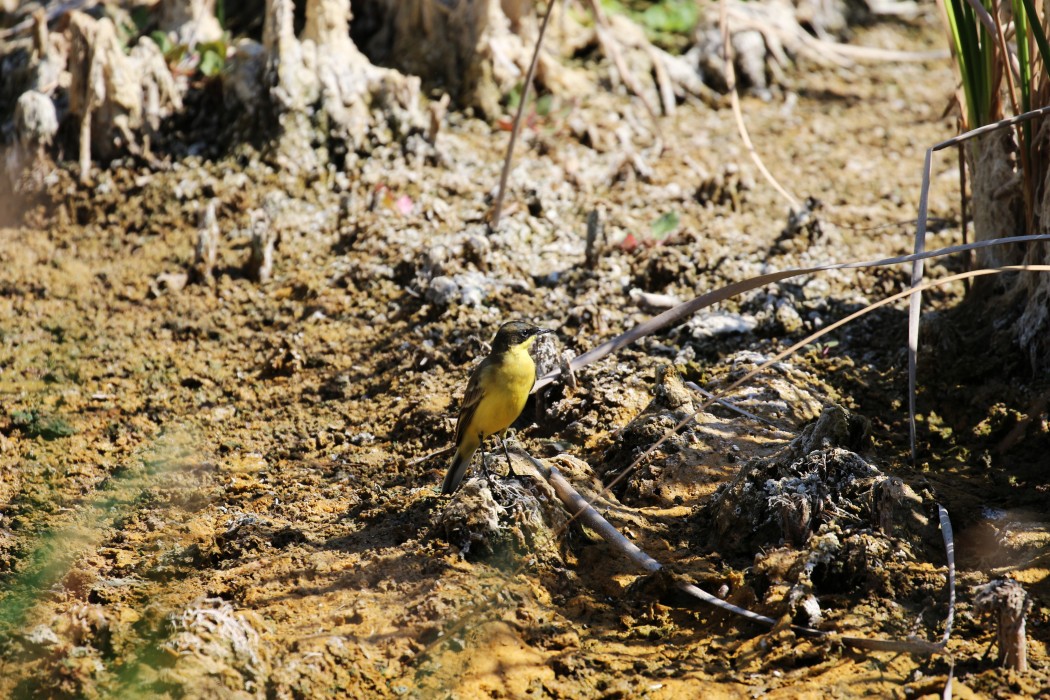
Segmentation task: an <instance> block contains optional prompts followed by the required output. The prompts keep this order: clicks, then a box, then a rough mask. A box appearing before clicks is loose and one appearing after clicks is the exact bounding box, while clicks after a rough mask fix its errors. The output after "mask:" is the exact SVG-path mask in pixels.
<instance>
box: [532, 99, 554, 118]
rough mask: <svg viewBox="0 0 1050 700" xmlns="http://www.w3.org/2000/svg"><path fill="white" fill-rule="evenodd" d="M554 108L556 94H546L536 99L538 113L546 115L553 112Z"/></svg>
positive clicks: (542, 115)
mask: <svg viewBox="0 0 1050 700" xmlns="http://www.w3.org/2000/svg"><path fill="white" fill-rule="evenodd" d="M553 108H554V96H553V95H551V94H549V93H548V94H546V95H543V96H542V97H540V98H539V99H538V100H536V114H538V115H539V116H541V117H546V116H547V115H548V114H550V113H551V109H553Z"/></svg>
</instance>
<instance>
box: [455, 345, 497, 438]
mask: <svg viewBox="0 0 1050 700" xmlns="http://www.w3.org/2000/svg"><path fill="white" fill-rule="evenodd" d="M488 364H489V362H488V358H485V360H484V361H482V363H481V364H480V365H478V366H477V367H476V368H475V369H474V372H473V373H471V375H470V381H468V382H467V391H466V393H464V394H463V405H462V406H460V408H459V420H457V421H456V445H457V446H458V445H459V444H460V443H462V442H463V434H464V432H466V430H467V426H469V425H470V422H471V421H472V420H474V412H475V411H476V410H478V404H480V403H481V399H482V397H483V396H484V395H485V390H484V389H482V388H481V375H482V374H483V373H484V371H485V368H486V367H487V366H488Z"/></svg>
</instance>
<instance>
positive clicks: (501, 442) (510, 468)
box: [496, 435, 518, 479]
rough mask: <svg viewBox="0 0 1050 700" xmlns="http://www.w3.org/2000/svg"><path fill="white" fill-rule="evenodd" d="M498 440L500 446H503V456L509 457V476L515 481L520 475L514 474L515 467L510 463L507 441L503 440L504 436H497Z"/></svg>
mask: <svg viewBox="0 0 1050 700" xmlns="http://www.w3.org/2000/svg"><path fill="white" fill-rule="evenodd" d="M496 438H497V439H498V440H499V444H501V445H503V454H504V455H506V457H507V476H512V477H514V478H515V479H516V478H518V475H517V474H515V473H514V466H513V465H512V464H511V461H510V450H508V449H507V441H506V440H504V439H503V436H502V435H496Z"/></svg>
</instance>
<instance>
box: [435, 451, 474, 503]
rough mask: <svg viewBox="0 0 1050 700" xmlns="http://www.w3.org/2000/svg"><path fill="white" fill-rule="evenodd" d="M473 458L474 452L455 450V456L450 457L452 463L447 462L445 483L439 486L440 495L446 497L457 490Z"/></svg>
mask: <svg viewBox="0 0 1050 700" xmlns="http://www.w3.org/2000/svg"><path fill="white" fill-rule="evenodd" d="M475 449H476V448H475ZM464 452H466V454H464ZM473 456H474V450H469V451H465V450H462V449H458V450H456V454H454V455H453V456H452V461H451V462H449V465H448V472H447V473H446V474H445V483H443V484H442V485H441V493H442V494H443V495H445V496H447V495H449V494H450V493H452V492H454V491H455V490H456V489H457V488H459V482H461V481H463V477H464V476H465V475H466V473H467V467H469V466H470V460H471V457H473Z"/></svg>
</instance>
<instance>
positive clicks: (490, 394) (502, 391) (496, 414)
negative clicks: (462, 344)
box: [470, 344, 536, 437]
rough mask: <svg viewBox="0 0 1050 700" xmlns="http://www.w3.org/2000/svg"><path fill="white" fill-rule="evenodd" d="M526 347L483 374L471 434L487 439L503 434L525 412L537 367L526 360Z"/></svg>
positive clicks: (493, 364)
mask: <svg viewBox="0 0 1050 700" xmlns="http://www.w3.org/2000/svg"><path fill="white" fill-rule="evenodd" d="M527 346H528V344H523V345H520V346H518V347H515V348H511V349H510V350H508V351H507V352H506V353H504V354H503V357H501V358H498V360H497V361H495V362H492V363H491V364H489V365H488V366H487V367H485V368H484V369H483V370H482V371H483V372H484V373H485V376H482V377H481V386H482V387H484V390H485V395H484V396H483V397H482V399H481V402H480V403H479V404H478V408H477V411H475V413H474V420H473V421H471V431H470V432H472V433H473V434H475V435H476V434H478V433H481V434H483V435H485V436H486V437H487V436H489V435H492V434H493V433H502V432H503V431H504V430H506V429H507V428H509V427H510V424H511V423H513V422H514V421H515V420H516V419H517V417H518V416H519V415H520V414H521V410H522V409H523V408H525V402H526V401H527V400H528V398H529V391H531V390H532V385H533V384H534V383H535V382H536V363H535V362H533V361H532V357H530V356H529V351H528V347H527Z"/></svg>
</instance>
